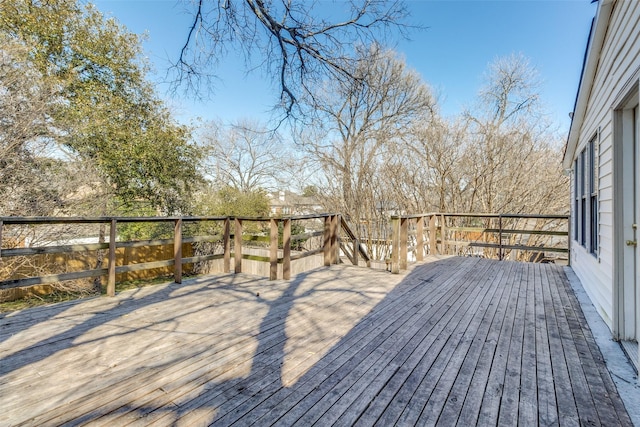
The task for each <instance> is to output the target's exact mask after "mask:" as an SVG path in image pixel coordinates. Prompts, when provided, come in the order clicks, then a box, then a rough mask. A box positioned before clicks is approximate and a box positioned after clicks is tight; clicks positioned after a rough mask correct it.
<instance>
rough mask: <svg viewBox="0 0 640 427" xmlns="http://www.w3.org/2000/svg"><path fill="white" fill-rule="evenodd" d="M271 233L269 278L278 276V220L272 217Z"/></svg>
mask: <svg viewBox="0 0 640 427" xmlns="http://www.w3.org/2000/svg"><path fill="white" fill-rule="evenodd" d="M270 223H271V230H270V235H269V280H276V279H277V278H278V220H277V219H275V218H271V221H270Z"/></svg>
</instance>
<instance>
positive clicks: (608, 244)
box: [571, 1, 640, 328]
mask: <svg viewBox="0 0 640 427" xmlns="http://www.w3.org/2000/svg"><path fill="white" fill-rule="evenodd" d="M639 25H640V2H637V1H617V2H616V3H615V4H614V6H613V9H612V12H611V19H610V22H609V26H608V28H607V31H606V35H605V39H604V44H603V48H602V51H601V55H600V59H599V63H598V66H597V70H596V74H595V77H594V84H593V86H592V89H591V93H590V94H589V98H588V103H587V110H586V114H585V118H584V121H583V123H582V127H581V129H580V132H579V143H578V147H577V149H576V154H575V156H574V158H573V160H575V158H576V156H578V155H579V153H580V152H581V151H582V150H583V149H584V148H585V146H586V144H588V142H589V141H590V140H591V139H592V138H593V136H594V135H596V134H598V133H599V144H598V146H597V147H598V151H597V155H596V159H598V163H599V166H598V174H597V179H598V181H597V183H598V204H599V207H598V211H599V220H598V223H599V239H598V240H599V245H598V246H599V247H598V256H597V257H594V256H593V255H592V254H590V253H589V252H588V250H587V249H585V248H584V247H582V246H581V245H580V244H579V243H578V242H577V241H576V240H575V236H574V237H573V240H574V241H573V242H572V249H571V264H572V268H573V270H574V271H575V272H576V275H577V276H578V277H579V278H580V281H581V282H582V284H583V286H584V288H585V290H586V292H587V294H588V295H589V297H590V298H591V300H592V301H593V303H594V305H595V307H596V309H597V310H598V311H599V313H600V315H601V316H602V317H603V319H604V320H605V322H606V323H607V325H608V326H609V328H612V318H613V295H614V291H613V282H614V277H613V274H614V267H613V266H614V228H613V227H614V223H613V221H614V215H613V209H614V200H613V182H614V180H613V168H614V163H613V149H614V146H613V119H614V108H615V107H616V103H617V102H618V99H619V98H620V96H621V93H622V92H623V91H624V90H625V88H626V87H628V86H629V82H630V79H632V78H633V77H634V76H637V70H638V67H639V66H640V31H638V28H639ZM575 176H576V175H575V171H574V173H573V174H572V185H571V209H572V214H575V213H574V212H573V209H574V200H575V199H574V194H573V192H574V189H575V186H574V183H573V180H574V179H575Z"/></svg>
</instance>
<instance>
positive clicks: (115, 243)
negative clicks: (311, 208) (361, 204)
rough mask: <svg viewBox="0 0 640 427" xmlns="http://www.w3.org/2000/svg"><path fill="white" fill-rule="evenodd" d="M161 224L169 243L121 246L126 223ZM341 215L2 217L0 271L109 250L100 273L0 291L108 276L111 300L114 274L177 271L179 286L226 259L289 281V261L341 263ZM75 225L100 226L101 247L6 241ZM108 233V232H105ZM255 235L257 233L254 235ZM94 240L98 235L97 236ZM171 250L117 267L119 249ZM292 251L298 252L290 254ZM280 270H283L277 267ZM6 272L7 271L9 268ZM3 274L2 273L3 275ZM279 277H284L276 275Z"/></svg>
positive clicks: (22, 280)
mask: <svg viewBox="0 0 640 427" xmlns="http://www.w3.org/2000/svg"><path fill="white" fill-rule="evenodd" d="M294 221H301V222H305V221H306V222H308V221H315V222H316V223H317V228H320V229H318V230H307V229H304V231H303V232H299V233H297V234H293V235H292V222H294ZM204 222H207V223H213V224H215V227H214V228H215V229H216V230H217V231H216V232H215V233H211V234H204V235H192V236H184V235H183V234H184V231H185V227H189V226H194V225H196V224H198V223H204ZM139 223H162V224H167V228H168V229H169V230H170V231H167V230H165V232H166V233H168V234H171V237H170V238H155V239H144V240H142V239H139V240H127V241H119V240H118V238H117V236H118V230H119V228H118V227H119V226H120V227H123V225H124V224H139ZM245 224H251V225H252V226H253V228H254V229H255V228H256V224H258V228H259V229H260V230H261V232H259V233H253V234H250V233H247V232H246V229H245V227H244V225H245ZM339 224H340V215H338V214H331V213H326V214H314V215H296V216H289V217H276V218H272V217H231V216H229V217H220V216H215V217H55V218H54V217H0V266H2V262H3V261H4V263H5V266H6V262H7V260H10V259H12V258H13V259H15V258H17V257H34V256H42V255H60V254H73V253H80V252H92V251H93V252H102V251H106V252H107V254H106V257H104V258H105V259H106V268H104V266H103V264H102V260H101V259H100V258H101V257H97V258H98V259H100V261H98V262H97V264H100V265H97V266H96V268H86V269H84V270H82V271H71V272H62V273H57V274H42V275H34V276H32V277H7V276H6V275H5V276H4V277H2V276H0V290H5V289H12V288H17V287H28V286H33V285H42V284H52V283H57V282H62V281H67V280H77V279H86V278H97V277H101V276H106V278H107V279H106V282H107V284H106V292H107V295H109V296H113V295H115V284H116V275H117V274H123V273H129V272H134V271H141V270H148V269H157V268H161V267H173V276H174V281H175V282H176V283H181V282H182V276H183V265H185V264H192V263H196V262H202V261H210V260H220V259H221V260H223V261H222V264H223V266H222V272H224V273H229V272H231V270H232V268H231V267H232V260H233V272H234V273H240V272H242V271H243V260H249V261H259V262H266V263H269V275H268V276H269V279H271V280H275V279H277V278H278V276H279V275H280V277H282V278H283V279H289V278H290V276H291V262H292V261H297V260H302V259H304V258H307V257H310V256H312V255H323V263H324V265H326V266H328V265H331V264H335V263H337V262H338V260H339V252H338V251H339V245H338V241H339V238H338V229H339ZM67 225H72V226H74V227H76V228H78V227H83V226H88V225H94V226H95V225H98V226H100V227H101V229H100V232H99V233H98V234H99V236H97V238H98V240H99V241H98V242H97V243H71V244H58V242H55V241H48V242H44V244H43V243H41V244H39V245H28V246H27V247H19V246H20V245H19V244H16V243H15V241H14V242H13V246H17V247H8V245H7V244H6V242H11V241H12V240H16V237H15V236H16V234H17V232H16V230H15V227H28V228H36V227H48V228H51V227H54V226H67ZM107 231H108V232H107ZM254 231H255V230H254ZM93 239H94V240H95V239H96V236H93ZM310 239H319V242H320V243H319V244H318V245H317V246H318V247H314V248H309V249H301V245H302V244H303V243H304V242H306V241H309V240H310ZM207 242H209V243H215V244H218V245H219V246H221V253H205V254H194V255H193V256H185V257H183V253H182V250H183V245H184V244H196V243H207ZM247 244H254V245H259V246H260V247H263V248H265V250H267V249H268V256H262V255H255V254H253V253H244V251H243V246H244V245H247ZM167 245H169V246H170V245H173V257H172V258H171V259H160V260H159V259H152V260H143V261H141V262H136V263H133V264H126V265H116V250H117V249H120V248H152V247H161V246H167ZM292 246H294V247H296V248H297V249H298V250H296V251H295V253H292ZM278 266H280V268H278ZM5 270H6V269H5ZM0 272H2V270H0ZM279 272H280V274H278V273H279Z"/></svg>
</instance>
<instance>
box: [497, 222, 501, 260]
mask: <svg viewBox="0 0 640 427" xmlns="http://www.w3.org/2000/svg"><path fill="white" fill-rule="evenodd" d="M498 259H499V260H500V261H502V215H498Z"/></svg>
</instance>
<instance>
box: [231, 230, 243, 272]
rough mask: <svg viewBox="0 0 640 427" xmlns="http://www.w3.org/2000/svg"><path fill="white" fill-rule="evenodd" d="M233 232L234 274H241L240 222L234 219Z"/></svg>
mask: <svg viewBox="0 0 640 427" xmlns="http://www.w3.org/2000/svg"><path fill="white" fill-rule="evenodd" d="M234 223H235V230H234V236H233V260H234V261H235V264H234V273H235V274H238V273H242V220H241V219H238V218H234Z"/></svg>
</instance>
